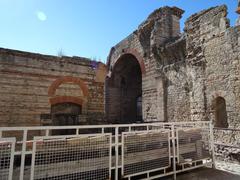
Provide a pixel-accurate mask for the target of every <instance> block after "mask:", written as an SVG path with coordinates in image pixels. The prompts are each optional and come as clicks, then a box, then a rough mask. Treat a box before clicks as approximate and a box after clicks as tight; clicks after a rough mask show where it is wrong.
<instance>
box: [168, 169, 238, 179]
mask: <svg viewBox="0 0 240 180" xmlns="http://www.w3.org/2000/svg"><path fill="white" fill-rule="evenodd" d="M166 180H172V178H167V179H166ZM177 180H240V176H238V175H234V174H231V173H228V172H226V171H220V170H216V169H211V168H200V169H195V170H192V171H189V172H185V173H182V174H178V175H177Z"/></svg>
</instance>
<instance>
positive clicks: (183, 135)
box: [177, 128, 210, 164]
mask: <svg viewBox="0 0 240 180" xmlns="http://www.w3.org/2000/svg"><path fill="white" fill-rule="evenodd" d="M177 137H178V139H177V140H178V142H177V144H178V163H180V164H184V163H190V162H195V161H198V160H203V159H208V158H210V139H209V138H210V133H209V130H208V129H202V128H187V129H178V130H177Z"/></svg>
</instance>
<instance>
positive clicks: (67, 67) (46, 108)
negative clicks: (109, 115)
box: [0, 49, 106, 126]
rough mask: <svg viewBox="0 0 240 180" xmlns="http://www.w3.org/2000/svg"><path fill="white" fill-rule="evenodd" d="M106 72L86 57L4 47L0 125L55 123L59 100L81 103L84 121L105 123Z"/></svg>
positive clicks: (0, 51)
mask: <svg viewBox="0 0 240 180" xmlns="http://www.w3.org/2000/svg"><path fill="white" fill-rule="evenodd" d="M105 74H106V68H105V65H104V64H102V63H97V62H94V61H90V60H89V59H86V58H79V57H55V56H47V55H40V54H34V53H27V52H21V51H14V50H8V49H0V94H1V96H0V126H35V125H51V105H54V104H58V103H75V104H79V105H81V108H82V112H81V117H80V119H79V121H80V122H79V123H80V124H90V123H92V124H98V123H103V122H101V121H103V116H104V96H103V94H104V81H105ZM49 121H50V122H49Z"/></svg>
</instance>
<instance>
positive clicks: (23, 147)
mask: <svg viewBox="0 0 240 180" xmlns="http://www.w3.org/2000/svg"><path fill="white" fill-rule="evenodd" d="M26 143H27V130H26V129H24V130H23V141H22V154H21V166H20V180H23V176H24V166H25V153H26Z"/></svg>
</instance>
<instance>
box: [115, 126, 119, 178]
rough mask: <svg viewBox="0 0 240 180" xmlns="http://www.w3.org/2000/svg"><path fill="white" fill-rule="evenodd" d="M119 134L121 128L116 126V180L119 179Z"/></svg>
mask: <svg viewBox="0 0 240 180" xmlns="http://www.w3.org/2000/svg"><path fill="white" fill-rule="evenodd" d="M118 134H119V128H118V126H117V127H115V158H116V165H115V167H116V169H115V180H118Z"/></svg>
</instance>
